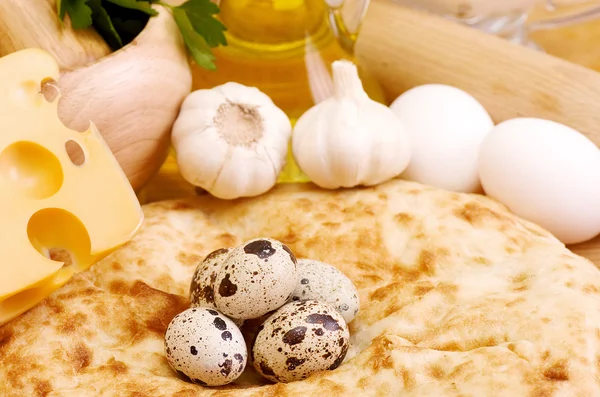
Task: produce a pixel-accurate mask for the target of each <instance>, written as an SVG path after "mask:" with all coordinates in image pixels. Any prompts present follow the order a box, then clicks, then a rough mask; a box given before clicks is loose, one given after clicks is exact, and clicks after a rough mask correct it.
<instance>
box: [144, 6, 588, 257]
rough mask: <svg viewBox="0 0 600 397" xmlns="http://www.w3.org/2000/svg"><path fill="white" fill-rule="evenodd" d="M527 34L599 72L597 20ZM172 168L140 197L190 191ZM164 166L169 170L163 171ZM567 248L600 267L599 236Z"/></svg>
mask: <svg viewBox="0 0 600 397" xmlns="http://www.w3.org/2000/svg"><path fill="white" fill-rule="evenodd" d="M561 1H566V0H561ZM599 2H600V0H599ZM543 16H544V11H538V12H537V13H534V15H533V16H532V18H534V19H535V18H539V17H543ZM531 37H532V38H533V39H534V40H535V41H536V42H537V44H538V45H540V46H541V47H542V48H543V49H544V50H545V51H546V52H548V53H550V54H552V55H555V56H558V57H561V58H564V59H566V60H569V61H571V62H574V63H577V64H580V65H583V66H586V67H588V68H591V69H594V70H597V71H599V72H600V20H597V21H592V22H586V23H583V24H579V25H577V26H571V27H567V28H561V29H556V30H552V31H539V32H535V33H533V34H532V36H531ZM599 111H600V104H599ZM174 168H175V165H174V161H173V159H172V158H170V159H169V160H168V161H167V163H166V164H165V166H164V167H163V170H162V172H161V173H160V174H159V175H158V176H157V178H155V180H154V181H153V182H152V183H150V185H149V186H148V187H147V189H146V192H145V193H142V195H141V197H140V198H141V199H142V200H144V198H145V196H147V198H151V201H155V200H160V199H166V198H170V197H168V196H167V197H164V196H163V194H164V192H166V191H171V190H177V191H180V192H181V190H182V186H185V189H184V190H185V192H184V194H189V195H192V194H194V190H193V188H192V187H191V186H189V185H187V184H185V183H184V182H183V181H182V179H181V177H180V176H179V175H178V173H177V172H173V169H174ZM168 169H170V170H171V172H165V170H168ZM569 248H570V249H571V250H573V251H574V252H575V253H577V254H580V255H582V256H585V257H587V258H589V259H590V260H592V261H593V262H594V263H595V264H596V265H598V266H599V267H600V237H598V238H596V239H594V240H592V241H590V242H587V243H584V244H579V245H577V246H571V247H569Z"/></svg>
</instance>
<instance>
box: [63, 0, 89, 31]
mask: <svg viewBox="0 0 600 397" xmlns="http://www.w3.org/2000/svg"><path fill="white" fill-rule="evenodd" d="M56 6H57V7H58V17H59V18H60V20H61V21H64V19H65V15H67V14H68V15H69V18H71V26H73V29H85V28H88V27H90V26H91V24H92V9H91V8H90V7H88V5H87V4H86V0H60V1H57V3H56Z"/></svg>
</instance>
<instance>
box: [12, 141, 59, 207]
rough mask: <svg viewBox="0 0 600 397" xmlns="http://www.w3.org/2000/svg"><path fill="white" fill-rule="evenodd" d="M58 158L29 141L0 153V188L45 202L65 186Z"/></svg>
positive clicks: (20, 142) (13, 145)
mask: <svg viewBox="0 0 600 397" xmlns="http://www.w3.org/2000/svg"><path fill="white" fill-rule="evenodd" d="M63 178H64V175H63V170H62V166H61V164H60V161H59V160H58V158H57V157H56V156H55V155H54V154H53V153H52V152H51V151H49V150H48V149H46V148H44V147H42V146H40V145H38V144H37V143H34V142H29V141H18V142H15V143H13V144H11V145H9V146H8V147H7V148H5V149H4V150H3V151H2V153H0V184H2V185H4V186H3V187H4V188H5V189H12V190H17V191H18V192H19V193H21V194H22V195H25V196H27V197H29V198H33V199H38V200H39V199H45V198H48V197H50V196H53V195H54V194H55V193H56V192H58V191H59V190H60V188H61V186H62V184H63Z"/></svg>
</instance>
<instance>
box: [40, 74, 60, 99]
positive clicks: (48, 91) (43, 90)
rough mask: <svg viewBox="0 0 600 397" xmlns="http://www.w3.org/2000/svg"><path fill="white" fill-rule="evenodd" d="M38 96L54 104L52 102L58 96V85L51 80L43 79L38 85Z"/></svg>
mask: <svg viewBox="0 0 600 397" xmlns="http://www.w3.org/2000/svg"><path fill="white" fill-rule="evenodd" d="M40 94H42V95H43V96H44V99H45V100H46V101H48V102H54V100H55V99H56V98H57V97H58V96H59V95H60V88H58V83H57V82H56V81H55V80H54V79H52V78H48V79H44V80H42V83H41V84H40Z"/></svg>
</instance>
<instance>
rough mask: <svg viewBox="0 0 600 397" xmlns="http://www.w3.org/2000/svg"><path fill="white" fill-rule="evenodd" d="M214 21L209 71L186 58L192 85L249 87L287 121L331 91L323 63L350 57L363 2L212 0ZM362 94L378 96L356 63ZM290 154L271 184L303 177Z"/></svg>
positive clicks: (328, 68) (377, 88)
mask: <svg viewBox="0 0 600 397" xmlns="http://www.w3.org/2000/svg"><path fill="white" fill-rule="evenodd" d="M217 4H218V5H219V7H220V8H221V13H220V14H219V19H220V20H221V21H222V22H223V23H224V24H225V26H227V32H226V37H227V41H228V45H227V46H226V47H219V48H216V49H214V50H213V53H214V55H215V57H216V60H215V65H216V67H217V69H216V71H208V70H205V69H202V68H200V67H197V66H196V65H194V64H192V72H193V89H194V90H197V89H201V88H212V87H215V86H217V85H220V84H224V83H226V82H228V81H234V82H237V83H240V84H244V85H247V86H252V87H257V88H258V89H260V90H261V91H263V92H264V93H265V94H267V95H269V96H270V97H271V99H272V100H273V102H275V104H276V105H277V106H279V107H280V108H281V109H282V110H283V111H284V112H286V114H287V115H288V116H289V117H290V120H291V121H292V124H293V123H294V122H295V121H296V120H297V119H298V117H300V116H301V115H302V113H304V112H305V111H306V110H308V109H309V108H310V107H312V106H313V105H314V104H316V103H318V102H320V101H322V100H323V99H325V98H327V97H329V96H330V95H331V94H332V90H333V81H332V76H331V64H332V62H333V61H335V60H338V59H348V60H351V61H353V62H357V61H356V58H355V57H354V44H355V42H356V38H357V34H358V31H359V29H360V25H361V22H362V19H363V17H364V15H365V13H366V10H367V7H368V5H369V0H220V1H217ZM358 67H359V73H360V76H361V79H362V81H363V85H364V88H365V90H366V91H367V93H368V94H369V96H370V97H371V98H372V99H374V100H377V101H380V102H383V101H384V94H383V92H382V90H381V87H380V86H379V85H378V83H377V82H376V80H375V79H373V78H372V77H371V76H370V75H369V74H368V73H367V71H366V70H365V69H364V68H363V67H362V66H361V65H358ZM307 181H308V179H307V178H306V176H305V175H304V174H303V173H302V172H301V170H300V169H299V168H298V166H297V165H296V163H295V161H294V159H293V156H292V155H291V152H289V153H288V159H287V165H286V167H285V168H284V169H283V171H282V173H281V175H280V177H279V182H307Z"/></svg>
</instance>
